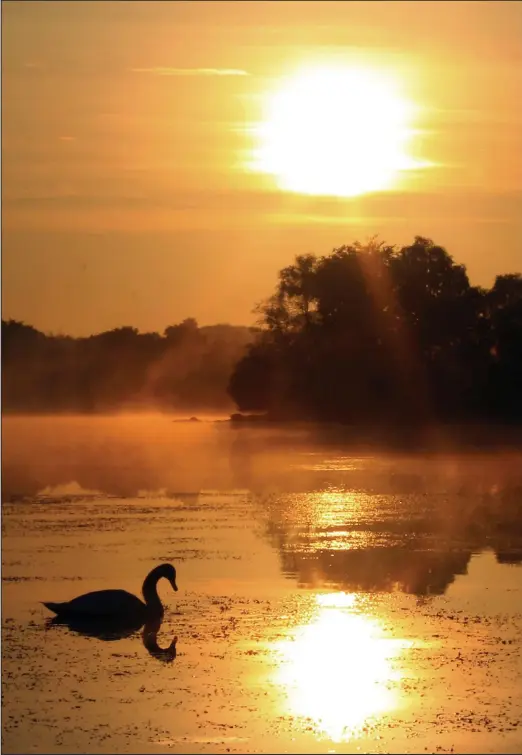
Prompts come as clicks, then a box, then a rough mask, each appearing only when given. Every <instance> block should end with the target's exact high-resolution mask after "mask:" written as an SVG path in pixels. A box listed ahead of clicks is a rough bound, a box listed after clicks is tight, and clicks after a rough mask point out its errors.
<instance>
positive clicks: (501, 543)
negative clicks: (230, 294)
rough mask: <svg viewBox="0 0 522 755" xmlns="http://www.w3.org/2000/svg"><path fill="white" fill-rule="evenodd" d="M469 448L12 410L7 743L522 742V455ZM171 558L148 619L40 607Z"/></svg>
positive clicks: (299, 747)
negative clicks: (124, 627) (90, 624)
mask: <svg viewBox="0 0 522 755" xmlns="http://www.w3.org/2000/svg"><path fill="white" fill-rule="evenodd" d="M446 441H447V442H446ZM451 447H452V444H451V437H448V438H447V439H444V438H441V441H440V444H439V447H438V450H437V452H432V453H431V454H430V455H426V454H424V455H421V454H412V453H410V454H407V455H406V454H401V453H390V452H388V453H385V452H377V451H375V450H372V449H370V448H369V447H366V448H364V447H362V446H361V447H357V444H354V443H353V442H351V443H350V444H343V443H341V442H340V441H339V438H338V437H334V436H333V435H332V434H328V433H325V432H324V431H323V430H321V429H318V428H312V427H307V426H301V427H299V428H298V427H294V428H287V429H285V430H282V429H277V428H264V429H261V428H246V427H241V428H233V427H231V426H230V425H229V424H227V423H212V422H201V423H182V422H174V421H172V419H170V418H168V417H117V418H114V417H112V418H109V417H104V418H101V417H98V418H94V417H93V418H82V417H76V418H75V417H69V418H49V417H48V418H14V417H9V418H5V419H4V420H3V433H2V452H3V453H2V457H3V458H2V487H3V499H2V500H3V502H2V588H3V589H2V662H3V673H2V748H3V750H4V751H5V752H8V753H22V752H24V753H26V752H32V751H35V752H53V753H54V752H73V753H74V752H95V753H99V752H100V753H101V752H152V753H156V752H158V753H164V752H174V753H175V752H180V753H181V752H184V753H207V752H209V753H210V752H223V753H226V752H231V753H233V752H260V753H266V752H295V753H297V752H313V753H316V752H317V753H343V752H375V753H386V752H390V753H395V752H397V753H399V752H452V751H453V752H499V753H500V752H512V753H515V752H521V751H522V654H521V649H522V647H521V646H522V568H521V567H520V564H521V563H522V453H520V452H517V451H513V450H510V451H507V450H506V451H497V452H494V453H493V452H489V453H484V452H481V453H478V452H477V453H472V452H468V453H462V452H461V453H456V452H455V451H453V452H450V451H449V450H448V449H450V448H451ZM162 561H170V562H172V563H173V564H175V566H176V568H177V572H178V586H179V591H178V592H177V593H173V592H172V590H171V588H170V586H169V585H168V583H166V582H165V584H162V583H160V586H159V591H160V595H161V597H162V599H163V601H164V603H165V606H166V612H165V616H164V619H163V622H162V624H161V626H159V627H154V628H153V629H152V633H151V628H150V627H149V628H148V630H147V631H146V632H142V630H141V628H137V629H136V631H134V633H131V634H130V635H128V636H119V637H114V636H109V637H110V639H109V638H107V637H99V636H88V635H86V634H84V633H79V632H78V631H74V630H73V629H71V628H69V627H66V626H60V625H53V624H51V623H50V621H49V619H50V617H51V614H50V613H49V612H48V611H47V610H46V609H45V608H44V606H42V605H41V602H40V601H42V600H51V601H61V600H68V599H70V598H73V597H75V596H76V595H79V594H81V593H84V592H88V591H90V590H96V589H104V588H110V587H116V588H124V589H127V590H129V591H131V592H133V593H135V594H139V593H140V590H141V583H142V581H143V578H144V577H145V575H146V574H147V573H148V571H149V570H150V569H151V568H152V567H153V566H155V565H156V564H158V563H159V562H162ZM174 637H177V638H178V639H177V645H176V654H175V657H174V655H173V653H172V651H171V650H170V651H169V650H168V648H169V647H170V646H171V642H172V640H173V639H174ZM162 649H163V650H162Z"/></svg>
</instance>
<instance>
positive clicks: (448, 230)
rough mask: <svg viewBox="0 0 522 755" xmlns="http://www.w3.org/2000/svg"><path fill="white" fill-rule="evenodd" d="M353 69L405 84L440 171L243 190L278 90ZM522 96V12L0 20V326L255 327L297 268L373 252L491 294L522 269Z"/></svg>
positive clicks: (231, 10)
mask: <svg viewBox="0 0 522 755" xmlns="http://www.w3.org/2000/svg"><path fill="white" fill-rule="evenodd" d="M354 60H356V61H357V64H358V65H362V66H365V65H368V66H372V67H376V66H377V67H378V68H380V69H382V70H383V71H393V73H394V75H396V76H398V78H399V80H400V81H401V84H402V86H403V87H404V90H405V92H406V93H407V95H408V97H409V99H410V100H411V101H413V102H414V103H415V104H416V105H418V106H419V107H420V109H421V110H420V112H421V120H420V123H419V124H418V126H419V130H420V131H421V132H422V133H421V134H420V136H419V137H418V139H417V148H418V150H420V153H421V155H420V156H421V157H422V158H424V159H426V160H429V161H431V162H433V163H435V166H434V167H433V168H431V169H429V170H425V171H420V172H418V173H412V175H411V176H410V177H408V179H407V180H406V181H403V182H402V183H401V186H400V188H397V189H396V190H395V191H387V192H381V193H377V194H366V195H362V196H359V197H356V198H351V199H346V198H345V199H340V198H330V197H313V196H304V195H299V194H290V193H288V192H285V191H282V190H281V189H280V188H278V186H277V183H276V181H275V180H274V179H273V178H271V177H268V176H264V175H261V174H259V173H256V172H252V171H249V170H247V169H246V168H245V162H247V161H248V160H249V159H250V157H251V155H252V150H253V149H254V147H255V146H256V143H255V136H254V135H253V133H252V129H253V128H255V126H256V124H258V123H259V122H260V121H261V120H262V118H263V113H264V107H265V104H266V101H267V96H269V95H270V93H272V92H274V91H275V90H276V89H277V88H278V86H279V85H280V82H281V79H282V77H285V76H287V75H289V74H291V73H292V72H295V71H298V70H299V69H300V68H302V67H303V66H307V67H309V66H313V65H315V64H317V63H325V62H326V63H328V64H329V65H330V64H332V65H336V66H339V65H343V64H350V63H353V61H354ZM521 92H522V3H520V2H501V1H500V0H495V1H494V2H439V1H438V0H437V2H421V3H414V2H388V1H387V2H382V3H381V2H326V1H324V0H323V1H322V2H308V1H307V2H298V1H296V0H292V2H248V1H247V0H241V2H236V1H234V2H216V1H214V0H213V1H212V2H208V3H207V2H159V3H156V2H153V1H152V0H144V1H143V2H107V1H105V2H78V1H77V0H75V1H74V2H63V1H60V2H45V3H33V2H27V0H23V1H20V2H13V0H4V2H3V3H2V169H3V170H2V178H3V181H2V226H3V228H2V294H3V305H2V316H3V317H14V318H16V319H23V320H25V321H26V322H29V323H31V324H34V325H35V326H36V327H38V328H40V329H42V330H45V331H55V332H64V333H71V334H74V335H80V334H90V333H92V332H98V331H100V330H105V329H110V328H113V327H117V326H121V325H134V326H137V327H138V328H140V329H141V330H159V331H163V329H164V328H165V327H166V326H168V325H169V324H172V323H175V322H178V321H179V320H181V319H183V318H185V317H189V316H193V317H196V318H197V319H198V320H199V322H200V324H211V323H215V322H232V323H238V324H249V323H251V322H252V321H253V316H252V314H251V310H252V308H253V306H254V304H255V303H256V302H257V301H259V300H260V299H263V298H265V297H266V296H267V295H269V294H270V293H271V292H272V289H273V286H274V284H275V281H276V275H277V271H278V270H279V268H281V267H282V266H284V265H286V264H288V263H289V262H290V261H291V260H292V258H293V256H294V255H295V254H296V253H304V252H316V253H319V254H322V253H327V252H329V251H330V250H331V249H332V248H333V247H334V246H339V245H341V244H343V243H349V242H351V241H353V240H355V239H361V240H364V239H365V238H367V237H368V236H371V235H374V234H379V235H380V236H381V237H382V238H383V239H385V240H386V241H389V242H391V243H398V244H401V243H406V242H408V241H409V240H411V238H412V237H413V235H414V234H416V233H417V234H422V235H425V236H430V237H432V238H433V239H434V240H435V241H436V242H438V243H441V244H443V245H445V246H446V247H447V248H448V250H449V251H450V253H451V254H453V255H454V257H455V258H456V260H457V261H459V262H464V263H465V264H466V265H467V268H468V272H469V275H470V278H471V281H472V283H477V284H482V285H491V283H492V282H493V279H494V276H495V274H497V273H502V272H510V271H511V272H513V271H520V270H521V269H522V243H521V242H522V212H521V208H522V202H521V200H522V97H520V93H521ZM382 117H383V118H386V113H385V112H383V113H382ZM304 159H306V156H304Z"/></svg>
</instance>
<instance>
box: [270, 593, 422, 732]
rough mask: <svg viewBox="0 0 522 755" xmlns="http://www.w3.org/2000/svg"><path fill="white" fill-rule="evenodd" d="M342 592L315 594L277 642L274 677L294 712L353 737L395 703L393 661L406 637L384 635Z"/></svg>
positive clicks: (396, 674)
mask: <svg viewBox="0 0 522 755" xmlns="http://www.w3.org/2000/svg"><path fill="white" fill-rule="evenodd" d="M357 602H358V601H357V598H356V596H354V595H349V594H346V593H333V594H329V595H318V596H316V605H315V610H314V615H313V617H312V619H311V621H310V623H308V624H307V625H305V626H301V627H300V628H299V629H298V630H297V633H296V634H295V635H294V636H293V637H292V638H289V639H286V640H284V641H282V642H280V643H278V648H277V649H278V650H279V652H280V654H281V665H280V669H279V671H278V681H279V683H281V684H282V685H283V686H284V687H286V689H287V691H288V693H289V697H290V705H291V708H292V712H293V713H294V715H298V716H302V717H307V718H310V719H312V720H313V721H314V722H315V724H316V725H317V727H318V728H319V729H320V730H322V731H323V733H324V734H325V735H327V736H328V737H329V738H330V739H332V740H334V741H337V742H339V741H342V740H348V739H350V738H352V737H354V736H356V735H357V734H358V733H359V732H360V731H361V730H362V728H363V727H364V725H365V723H366V722H367V721H368V720H369V719H371V718H374V717H376V716H378V715H380V714H384V713H385V712H388V711H390V710H392V709H394V708H395V707H397V705H398V697H397V694H396V692H395V691H394V689H393V687H394V686H395V683H396V682H397V681H398V680H399V679H400V673H399V672H397V671H395V670H394V668H393V660H394V659H395V658H397V657H398V656H399V655H400V654H401V651H403V650H404V649H405V648H407V647H410V646H411V643H410V642H405V641H404V640H398V639H392V638H389V637H385V636H384V635H383V627H382V625H381V624H380V622H379V621H377V620H376V619H373V618H370V617H368V616H366V615H364V614H363V613H361V612H360V611H359V610H358V607H357Z"/></svg>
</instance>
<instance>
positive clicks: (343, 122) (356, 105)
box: [252, 66, 427, 197]
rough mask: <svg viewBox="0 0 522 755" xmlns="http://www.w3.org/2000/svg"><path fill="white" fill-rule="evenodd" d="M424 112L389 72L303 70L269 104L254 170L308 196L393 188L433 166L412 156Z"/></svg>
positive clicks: (356, 194) (261, 126)
mask: <svg viewBox="0 0 522 755" xmlns="http://www.w3.org/2000/svg"><path fill="white" fill-rule="evenodd" d="M416 110H417V108H415V107H414V106H413V104H412V103H411V102H408V100H407V99H406V98H405V97H404V95H403V94H402V93H401V92H400V87H399V86H398V83H397V82H396V81H394V80H393V79H392V78H391V77H390V76H388V75H385V74H384V73H383V72H376V71H372V70H370V69H366V68H355V67H325V66H322V67H313V68H310V69H306V70H303V71H301V72H299V73H298V74H296V75H295V76H293V77H291V78H290V79H289V80H288V81H287V82H286V83H285V84H284V85H283V86H282V87H281V88H280V89H279V90H278V91H276V92H274V93H273V94H272V95H271V96H270V97H269V98H268V100H267V111H266V114H265V118H264V122H263V123H262V124H261V125H260V126H259V128H258V129H257V136H258V140H259V147H258V149H257V150H256V152H255V155H254V164H253V166H252V167H253V168H254V169H257V170H259V171H261V172H263V173H268V174H272V175H274V176H276V178H277V181H278V183H279V186H280V187H281V188H282V189H286V190H288V191H293V192H297V193H300V194H311V195H330V196H338V197H353V196H358V195H361V194H365V193H368V192H373V191H382V190H388V189H392V188H394V187H395V186H396V184H397V181H398V176H399V174H400V173H401V172H403V171H407V170H412V169H418V168H421V167H426V166H427V163H423V162H421V161H419V160H415V159H414V158H413V157H411V156H410V155H409V154H408V152H409V149H410V144H411V142H412V139H413V136H414V135H415V133H416V132H415V130H414V129H413V122H414V120H415V115H416Z"/></svg>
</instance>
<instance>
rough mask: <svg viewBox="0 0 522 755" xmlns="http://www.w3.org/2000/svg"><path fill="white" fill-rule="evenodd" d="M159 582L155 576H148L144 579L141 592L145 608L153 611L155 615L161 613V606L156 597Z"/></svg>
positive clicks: (158, 578)
mask: <svg viewBox="0 0 522 755" xmlns="http://www.w3.org/2000/svg"><path fill="white" fill-rule="evenodd" d="M159 580H160V577H159V576H158V575H157V574H154V573H152V574H149V575H148V577H146V578H145V581H144V583H143V587H142V590H141V592H142V594H143V599H144V601H145V603H146V605H147V608H150V609H153V610H154V611H155V612H157V613H163V606H162V605H161V600H160V599H159V595H158V582H159Z"/></svg>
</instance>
